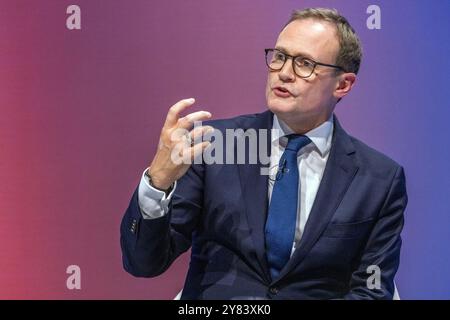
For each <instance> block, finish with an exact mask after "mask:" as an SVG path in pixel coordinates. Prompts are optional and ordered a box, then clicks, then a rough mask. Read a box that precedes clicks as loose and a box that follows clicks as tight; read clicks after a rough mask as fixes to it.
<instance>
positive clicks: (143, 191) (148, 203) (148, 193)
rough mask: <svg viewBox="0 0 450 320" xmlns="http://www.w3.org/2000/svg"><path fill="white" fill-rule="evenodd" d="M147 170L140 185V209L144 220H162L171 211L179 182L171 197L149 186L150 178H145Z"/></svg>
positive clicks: (170, 194) (175, 185) (171, 192)
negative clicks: (171, 202)
mask: <svg viewBox="0 0 450 320" xmlns="http://www.w3.org/2000/svg"><path fill="white" fill-rule="evenodd" d="M146 170H147V169H145V170H144V172H143V173H142V177H141V182H140V183H139V189H138V202H139V208H140V209H141V214H142V217H143V218H144V219H156V218H161V217H163V216H164V215H166V214H167V212H168V211H169V203H170V200H171V199H172V196H173V192H174V191H175V189H176V187H177V182H176V181H175V183H174V185H173V188H172V190H171V191H170V193H169V195H166V193H165V192H164V191H161V190H158V189H155V188H153V187H152V186H151V185H150V184H149V182H148V178H147V177H146V176H145V171H146Z"/></svg>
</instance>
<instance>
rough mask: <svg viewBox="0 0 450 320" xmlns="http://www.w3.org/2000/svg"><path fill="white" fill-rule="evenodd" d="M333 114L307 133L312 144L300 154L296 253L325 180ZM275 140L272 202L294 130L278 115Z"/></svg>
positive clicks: (270, 180) (273, 140) (270, 179)
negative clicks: (289, 136)
mask: <svg viewBox="0 0 450 320" xmlns="http://www.w3.org/2000/svg"><path fill="white" fill-rule="evenodd" d="M333 127H334V126H333V116H332V115H331V116H330V118H329V119H328V120H327V121H325V122H324V123H322V124H321V125H320V126H318V127H317V128H314V129H312V130H311V131H309V132H307V133H305V135H306V136H307V137H308V138H309V139H311V141H312V143H310V144H308V145H306V146H305V147H303V148H302V149H300V151H299V152H298V154H297V165H298V173H299V184H300V185H299V188H298V193H299V194H298V203H297V222H296V224H297V226H296V229H295V239H294V243H293V246H292V252H291V254H292V253H293V252H294V250H295V247H296V245H297V244H298V243H299V242H300V239H301V237H302V235H303V231H304V229H305V225H306V222H307V221H308V217H309V213H310V212H311V208H312V205H313V203H314V199H315V198H316V194H317V190H318V189H319V185H320V181H322V176H323V172H324V171H325V166H326V164H327V161H328V156H329V154H330V149H331V141H332V138H333ZM272 129H274V130H272V139H271V142H272V143H271V155H270V170H269V188H268V197H269V202H270V199H271V196H272V190H273V186H274V184H275V179H274V178H275V176H276V173H277V169H278V163H279V161H280V158H281V155H282V154H283V152H284V148H285V147H286V144H287V142H288V139H287V137H286V135H288V134H291V133H294V132H293V131H292V130H291V128H289V127H288V126H287V125H286V124H285V123H284V122H283V121H281V120H280V119H278V117H277V116H276V115H274V117H273V126H272Z"/></svg>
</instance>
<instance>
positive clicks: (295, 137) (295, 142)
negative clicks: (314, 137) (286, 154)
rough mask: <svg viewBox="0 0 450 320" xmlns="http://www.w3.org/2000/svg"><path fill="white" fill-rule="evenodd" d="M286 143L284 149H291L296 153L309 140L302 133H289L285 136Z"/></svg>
mask: <svg viewBox="0 0 450 320" xmlns="http://www.w3.org/2000/svg"><path fill="white" fill-rule="evenodd" d="M287 138H288V144H287V146H286V150H291V151H294V152H295V153H297V152H298V151H299V150H300V149H301V148H303V147H304V146H306V145H307V144H308V143H310V142H311V140H310V139H309V138H308V137H307V136H304V135H300V134H290V135H288V136H287Z"/></svg>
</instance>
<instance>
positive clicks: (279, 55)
mask: <svg viewBox="0 0 450 320" xmlns="http://www.w3.org/2000/svg"><path fill="white" fill-rule="evenodd" d="M273 59H274V60H275V61H284V54H282V53H280V52H277V53H275V54H274V55H273Z"/></svg>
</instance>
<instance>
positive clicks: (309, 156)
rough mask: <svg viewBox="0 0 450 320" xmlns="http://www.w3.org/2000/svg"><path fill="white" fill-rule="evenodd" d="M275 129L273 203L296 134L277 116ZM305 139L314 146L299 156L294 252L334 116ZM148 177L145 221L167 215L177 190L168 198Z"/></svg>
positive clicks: (143, 192) (142, 188) (143, 191)
mask: <svg viewBox="0 0 450 320" xmlns="http://www.w3.org/2000/svg"><path fill="white" fill-rule="evenodd" d="M272 129H273V130H272V139H271V156H270V169H269V179H268V181H269V186H268V197H269V201H270V198H271V195H272V189H273V185H274V183H275V181H274V177H275V175H276V171H277V168H278V162H279V160H280V158H281V155H282V154H283V152H284V148H285V146H286V144H287V137H286V135H288V134H291V133H294V132H293V131H292V130H291V129H290V128H289V127H288V126H287V125H286V124H285V123H284V122H283V121H281V120H280V119H278V117H277V116H276V115H274V118H273V125H272ZM305 135H306V136H307V137H308V138H309V139H311V141H312V143H310V144H308V145H306V146H305V147H303V148H302V149H301V150H300V151H299V153H298V155H297V162H298V168H299V169H298V172H299V184H300V185H299V188H298V190H299V197H298V201H299V203H298V205H297V208H298V211H297V227H296V230H295V239H294V243H293V246H292V252H294V250H295V247H296V244H298V243H299V241H300V239H301V237H302V234H303V231H304V229H305V225H306V222H307V220H308V217H309V213H310V212H311V208H312V205H313V203H314V199H315V198H316V194H317V190H318V189H319V185H320V181H321V180H322V176H323V172H324V170H325V166H326V164H327V160H328V156H329V153H330V149H331V141H332V138H333V115H331V116H330V118H329V119H328V120H327V121H325V122H324V123H322V124H321V125H320V126H318V127H317V128H314V129H313V130H311V131H309V132H307V133H305ZM144 173H145V171H144ZM144 173H143V174H142V178H141V182H140V184H139V189H138V199H139V207H140V209H141V213H142V216H143V218H144V219H156V218H159V217H162V216H163V215H165V214H166V213H167V211H168V207H169V202H170V200H171V199H172V196H173V192H174V191H175V189H176V182H175V185H174V188H173V190H172V191H171V192H170V194H169V195H167V196H166V194H165V192H163V191H159V190H156V189H155V188H152V187H151V186H150V184H149V183H148V180H147V178H146V177H145V175H144Z"/></svg>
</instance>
